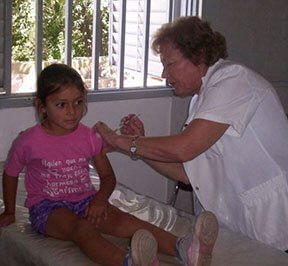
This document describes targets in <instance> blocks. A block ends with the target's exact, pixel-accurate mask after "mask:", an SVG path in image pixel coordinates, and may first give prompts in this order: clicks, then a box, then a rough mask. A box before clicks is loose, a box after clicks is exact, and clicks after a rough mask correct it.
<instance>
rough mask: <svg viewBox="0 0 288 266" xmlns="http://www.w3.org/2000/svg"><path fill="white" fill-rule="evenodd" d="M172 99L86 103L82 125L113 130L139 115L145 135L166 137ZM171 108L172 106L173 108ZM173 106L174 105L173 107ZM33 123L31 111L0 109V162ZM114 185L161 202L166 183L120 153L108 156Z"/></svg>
mask: <svg viewBox="0 0 288 266" xmlns="http://www.w3.org/2000/svg"><path fill="white" fill-rule="evenodd" d="M172 102H173V101H172V98H171V97H164V98H151V99H150V98H149V99H140V100H123V101H113V102H96V103H89V105H88V113H87V114H86V116H85V117H84V118H83V120H82V121H83V122H84V123H85V124H87V125H89V126H92V125H94V123H95V122H96V121H98V120H102V121H104V122H106V123H107V124H108V125H109V126H111V127H113V128H117V127H118V125H119V121H120V119H121V118H122V117H123V116H124V115H126V114H128V113H137V114H141V119H142V120H143V121H144V123H145V126H146V133H147V135H154V136H157V135H167V134H169V133H170V127H171V123H170V117H171V108H172ZM174 105H175V104H174ZM178 105H180V108H179V109H181V108H182V106H181V103H179V104H178ZM176 106H177V103H176ZM35 122H36V119H35V112H34V108H33V107H27V108H11V109H0V125H1V127H0V160H1V161H2V160H5V158H6V156H7V152H8V149H9V147H10V144H11V142H12V140H13V139H14V138H15V137H16V136H17V134H18V132H20V131H21V130H23V129H25V128H27V127H29V126H32V125H34V124H35ZM109 157H110V159H111V163H112V166H113V168H114V170H115V173H116V175H117V179H118V181H120V182H122V183H123V184H126V185H127V186H129V187H131V188H133V189H134V190H136V191H138V192H141V193H143V194H146V195H149V196H151V197H154V198H156V199H159V200H161V201H165V200H166V198H167V187H168V180H167V179H166V178H164V177H162V176H160V175H159V174H157V173H156V172H155V171H154V170H152V169H150V167H148V166H147V165H146V164H144V163H143V162H142V161H136V162H134V161H132V160H130V158H129V157H128V156H126V155H123V154H120V153H111V154H109Z"/></svg>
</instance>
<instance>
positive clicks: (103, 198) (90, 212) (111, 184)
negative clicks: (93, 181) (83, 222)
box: [86, 152, 116, 225]
mask: <svg viewBox="0 0 288 266" xmlns="http://www.w3.org/2000/svg"><path fill="white" fill-rule="evenodd" d="M93 162H94V167H95V169H96V171H97V173H98V175H99V178H100V186H99V190H98V192H97V193H96V196H95V198H94V200H93V201H92V202H91V203H90V206H89V207H88V208H87V210H86V217H87V219H88V221H90V222H92V223H93V224H96V225H97V224H99V223H100V221H101V220H102V219H106V218H107V206H108V203H109V197H110V196H111V194H112V192H113V191H114V189H115V186H116V178H115V174H114V171H113V169H112V166H111V164H110V162H109V159H108V157H107V155H106V154H105V153H104V152H101V153H100V154H98V155H96V156H94V157H93Z"/></svg>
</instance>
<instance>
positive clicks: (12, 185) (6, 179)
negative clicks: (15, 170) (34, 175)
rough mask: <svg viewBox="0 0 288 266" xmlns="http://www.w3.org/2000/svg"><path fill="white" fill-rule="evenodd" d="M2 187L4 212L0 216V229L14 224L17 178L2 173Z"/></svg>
mask: <svg viewBox="0 0 288 266" xmlns="http://www.w3.org/2000/svg"><path fill="white" fill-rule="evenodd" d="M2 186H3V201H4V206H5V210H4V212H3V213H2V214H1V215H0V227H2V226H7V225H9V224H11V223H13V222H15V206H16V194H17V187H18V177H14V176H9V175H7V173H6V172H5V171H4V173H3V180H2Z"/></svg>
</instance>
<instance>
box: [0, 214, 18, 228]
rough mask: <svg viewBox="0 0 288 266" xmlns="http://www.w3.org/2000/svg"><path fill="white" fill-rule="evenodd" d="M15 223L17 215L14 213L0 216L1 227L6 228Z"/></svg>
mask: <svg viewBox="0 0 288 266" xmlns="http://www.w3.org/2000/svg"><path fill="white" fill-rule="evenodd" d="M14 222H15V214H14V213H6V212H3V213H2V214H0V227H5V226H7V225H9V224H12V223H14Z"/></svg>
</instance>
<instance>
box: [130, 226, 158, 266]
mask: <svg viewBox="0 0 288 266" xmlns="http://www.w3.org/2000/svg"><path fill="white" fill-rule="evenodd" d="M157 250H158V243H157V241H156V239H155V238H154V236H153V235H152V233H150V232H149V231H147V230H144V229H143V230H142V229H141V230H138V231H136V232H135V234H134V235H133V237H132V239H131V253H132V260H133V266H134V265H135V266H152V265H153V266H157V265H159V262H158V260H157Z"/></svg>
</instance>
